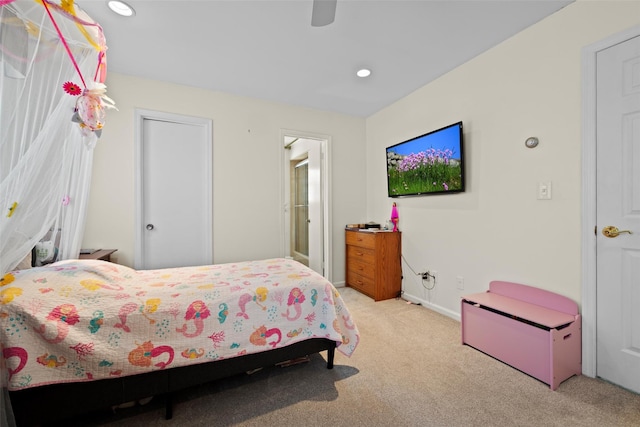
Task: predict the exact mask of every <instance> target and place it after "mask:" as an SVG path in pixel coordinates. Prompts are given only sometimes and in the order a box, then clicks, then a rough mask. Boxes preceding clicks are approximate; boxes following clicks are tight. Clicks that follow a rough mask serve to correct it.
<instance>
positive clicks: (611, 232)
mask: <svg viewBox="0 0 640 427" xmlns="http://www.w3.org/2000/svg"><path fill="white" fill-rule="evenodd" d="M622 233H629V234H633V233H632V232H631V230H618V227H616V226H614V225H607V226H606V227H605V228H603V229H602V234H604V235H605V236H606V237H610V238H613V237H618V235H620V234H622Z"/></svg>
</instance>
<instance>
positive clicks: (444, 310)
mask: <svg viewBox="0 0 640 427" xmlns="http://www.w3.org/2000/svg"><path fill="white" fill-rule="evenodd" d="M402 298H403V299H405V300H407V301H411V302H412V303H414V304H420V305H422V306H423V307H425V308H428V309H430V310H433V311H435V312H437V313H440V314H442V315H444V316H447V317H450V318H452V319H453V320H457V321H458V322H459V321H460V313H456V312H455V311H451V310H449V309H448V308H444V307H441V306H439V305H436V304H432V303H430V302H429V301H426V300H424V299H422V298H418V297H415V296H413V295H410V294H407V293H406V292H405V293H403V294H402Z"/></svg>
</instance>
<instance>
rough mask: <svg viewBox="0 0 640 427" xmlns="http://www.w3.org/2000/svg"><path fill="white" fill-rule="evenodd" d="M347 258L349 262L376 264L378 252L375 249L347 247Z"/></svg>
mask: <svg viewBox="0 0 640 427" xmlns="http://www.w3.org/2000/svg"><path fill="white" fill-rule="evenodd" d="M347 257H349V260H354V261H361V262H364V263H367V264H375V261H376V252H375V251H374V250H373V249H369V248H364V247H360V246H347Z"/></svg>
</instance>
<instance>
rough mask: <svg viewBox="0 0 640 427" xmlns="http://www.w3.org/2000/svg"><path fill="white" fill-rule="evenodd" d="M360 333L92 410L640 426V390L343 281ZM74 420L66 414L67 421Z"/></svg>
mask: <svg viewBox="0 0 640 427" xmlns="http://www.w3.org/2000/svg"><path fill="white" fill-rule="evenodd" d="M341 293H342V295H343V297H344V298H345V301H346V303H347V305H348V307H349V308H350V310H351V312H352V314H353V315H354V318H355V320H356V323H357V325H358V328H359V329H360V333H361V342H360V345H359V347H358V348H357V350H356V352H355V354H354V355H353V356H352V357H351V358H347V357H345V356H343V355H342V354H341V353H339V352H336V366H335V368H334V369H333V370H327V369H326V367H325V364H324V363H325V362H324V359H323V357H324V356H325V355H322V357H321V356H320V355H314V356H312V357H311V360H310V362H308V363H303V364H299V365H295V366H291V367H287V368H280V367H271V368H266V369H263V370H261V371H259V372H257V373H254V374H252V375H242V376H237V377H234V378H231V379H228V380H224V381H219V382H215V383H212V384H208V385H206V386H201V387H196V388H193V389H189V390H186V391H185V392H183V393H180V394H178V395H177V396H176V398H175V407H174V417H173V419H172V420H170V421H165V420H164V419H163V409H162V402H161V401H160V400H159V399H158V401H156V400H154V401H152V402H151V403H149V404H147V405H144V406H137V407H134V408H129V409H119V410H117V411H116V413H115V414H106V413H105V414H93V415H92V417H91V418H83V419H82V420H77V421H76V423H75V424H77V425H108V426H150V425H163V426H171V425H173V426H279V427H282V426H320V425H322V426H367V427H372V426H563V427H566V426H598V427H601V426H630V427H631V426H634V427H637V426H640V395H638V394H635V393H631V392H629V391H626V390H623V389H621V388H619V387H617V386H614V385H612V384H609V383H607V382H604V381H601V380H598V379H592V378H587V377H584V376H578V377H572V378H570V379H568V380H567V381H565V382H563V383H562V384H561V385H560V387H559V388H558V390H556V391H551V390H550V389H549V387H548V386H547V385H546V384H543V383H541V382H540V381H538V380H536V379H534V378H531V377H529V376H527V375H525V374H523V373H521V372H519V371H517V370H515V369H513V368H511V367H509V366H507V365H505V364H503V363H501V362H499V361H497V360H494V359H492V358H491V357H489V356H486V355H484V354H483V353H481V352H478V351H476V350H474V349H472V348H470V347H468V346H463V345H462V344H461V342H460V324H459V323H458V322H457V321H455V320H452V319H450V318H448V317H445V316H442V315H440V314H438V313H435V312H433V311H431V310H428V309H425V308H424V307H420V306H416V305H410V304H407V303H406V302H404V301H402V300H387V301H381V302H377V303H376V302H374V301H373V300H371V299H370V298H368V297H365V296H363V295H361V294H359V293H357V292H356V291H354V290H352V289H341ZM70 424H74V423H66V425H70Z"/></svg>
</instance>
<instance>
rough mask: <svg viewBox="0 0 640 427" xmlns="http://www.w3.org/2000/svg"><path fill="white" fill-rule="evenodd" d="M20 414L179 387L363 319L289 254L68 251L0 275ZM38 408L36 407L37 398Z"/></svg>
mask: <svg viewBox="0 0 640 427" xmlns="http://www.w3.org/2000/svg"><path fill="white" fill-rule="evenodd" d="M0 334H1V338H2V343H3V348H2V354H3V356H4V363H5V364H6V371H7V372H8V381H7V383H8V388H9V395H10V397H11V402H12V407H13V410H14V413H15V416H16V420H17V421H18V425H33V424H40V423H43V422H46V421H51V420H54V419H63V418H67V417H70V416H72V415H76V414H78V413H79V412H86V411H90V410H94V409H99V408H104V407H110V406H113V405H118V404H122V403H125V402H129V401H135V400H139V399H143V398H146V397H150V396H163V397H164V398H165V402H166V417H167V418H171V414H172V405H171V396H172V393H174V392H176V391H178V390H181V389H184V388H187V387H190V386H194V385H197V384H202V383H205V382H208V381H212V380H216V379H219V378H223V377H226V376H230V375H234V374H237V373H241V372H246V371H250V370H252V369H256V368H259V367H264V366H269V365H272V364H275V363H278V362H282V361H286V360H292V359H296V358H299V357H302V356H306V355H309V354H313V353H317V352H320V351H325V350H326V351H327V367H328V368H329V369H330V368H332V367H333V359H334V351H335V349H337V350H338V351H340V352H341V353H343V354H345V355H347V356H350V355H351V354H352V353H353V351H354V350H355V348H356V346H357V345H358V341H359V333H358V329H357V327H356V325H355V323H354V321H353V319H352V318H351V315H350V313H349V311H348V308H347V307H346V306H345V304H344V301H343V300H342V298H341V296H340V294H339V293H338V291H337V290H336V288H334V287H333V285H332V284H331V283H330V282H328V281H327V280H326V279H324V278H323V277H322V276H320V275H319V274H317V273H316V272H314V271H313V270H311V269H309V268H307V267H305V266H304V265H302V264H300V263H298V262H296V261H292V260H288V259H282V258H277V259H269V260H261V261H247V262H238V263H230V264H218V265H208V266H197V267H182V268H174V269H162V270H145V271H138V270H134V269H131V268H128V267H125V266H122V265H117V264H113V263H109V262H105V261H96V260H69V261H62V262H57V263H54V264H50V265H47V266H44V267H38V268H33V269H27V270H18V271H15V272H12V273H9V274H7V275H5V276H4V277H2V278H0ZM35 409H37V411H36V410H35Z"/></svg>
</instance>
